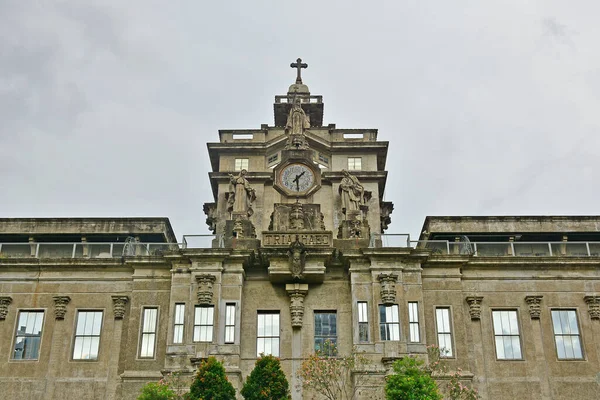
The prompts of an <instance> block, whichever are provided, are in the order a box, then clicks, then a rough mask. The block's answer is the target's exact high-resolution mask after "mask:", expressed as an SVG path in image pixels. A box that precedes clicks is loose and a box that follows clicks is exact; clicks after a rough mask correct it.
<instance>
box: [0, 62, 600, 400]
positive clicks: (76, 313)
mask: <svg viewBox="0 0 600 400" xmlns="http://www.w3.org/2000/svg"><path fill="white" fill-rule="evenodd" d="M294 65H295V67H296V68H298V77H297V79H296V82H295V83H294V84H292V85H291V86H290V87H289V90H288V92H287V93H286V94H285V95H280V96H275V103H274V117H275V123H274V125H273V126H269V125H262V126H261V127H260V129H249V130H222V131H219V137H220V140H219V142H217V143H209V144H208V152H209V157H210V161H211V165H212V170H213V171H212V172H211V173H210V174H209V179H210V184H211V187H212V192H213V201H212V202H208V203H206V204H204V211H205V213H206V215H207V220H206V222H207V224H208V226H209V229H210V230H211V231H212V233H213V235H211V236H208V237H201V238H192V237H188V238H186V241H185V242H184V243H177V240H176V238H175V235H174V233H173V231H172V229H171V227H170V224H169V221H168V220H167V219H165V218H113V219H94V218H88V219H77V218H65V219H0V246H1V247H0V338H2V340H0V392H1V393H3V394H4V396H5V397H6V398H11V399H55V398H61V399H75V398H76V399H134V398H136V396H137V395H138V393H139V390H140V388H141V387H142V386H143V385H144V384H145V383H146V382H149V381H156V380H158V379H160V378H161V377H162V376H163V375H164V374H167V373H169V372H181V373H182V374H183V376H190V377H191V375H192V374H193V372H194V370H195V368H196V366H197V365H198V363H199V362H200V361H201V360H202V359H204V358H206V357H208V356H211V355H214V356H216V357H217V358H218V359H220V360H221V361H222V362H223V363H224V365H225V368H226V371H227V374H228V376H229V379H230V380H231V381H232V382H233V383H234V386H236V388H237V389H238V393H239V389H240V388H241V385H242V384H243V380H244V379H245V378H246V377H247V376H248V374H249V373H250V371H251V370H252V368H253V366H254V363H255V361H256V359H257V357H258V355H259V354H260V353H270V354H274V355H276V356H278V357H279V358H280V359H281V363H282V366H283V369H284V370H285V372H286V374H287V376H288V379H289V380H290V383H291V388H292V398H294V399H301V398H305V397H306V398H308V397H309V396H308V395H309V393H307V392H306V391H303V389H302V387H301V385H299V380H298V378H297V371H298V369H299V368H300V365H301V363H302V360H303V358H304V357H306V356H307V355H308V354H310V353H312V352H314V351H315V350H318V349H323V348H324V344H325V343H326V341H331V342H334V343H335V344H336V347H337V352H338V354H342V355H349V354H353V353H357V354H358V353H360V354H361V356H362V357H364V358H365V359H366V360H367V361H368V362H367V363H366V365H365V366H363V367H361V368H362V369H361V370H360V371H357V374H356V377H357V379H356V382H355V383H356V385H357V386H358V397H359V398H365V399H366V398H382V394H383V384H384V379H385V376H386V374H387V373H388V372H389V368H390V365H391V363H392V362H393V361H394V360H396V359H399V358H401V357H406V356H408V355H414V356H418V357H422V358H427V350H426V346H427V345H430V344H437V345H439V346H440V347H441V348H443V349H444V350H443V353H444V358H445V362H446V364H447V365H448V366H449V368H450V370H456V369H458V368H461V369H462V371H463V376H464V378H465V380H467V381H470V383H471V384H472V385H474V386H475V387H477V388H478V389H479V390H480V392H481V394H482V397H483V398H486V399H488V398H489V399H516V398H518V399H573V398H578V399H594V398H599V397H600V390H599V380H600V375H599V372H600V361H599V357H600V281H599V278H598V277H599V276H600V274H599V272H600V268H599V267H600V217H596V216H594V217H427V219H426V220H425V223H424V226H423V233H422V234H421V237H420V238H418V239H419V240H415V241H410V239H409V238H408V237H407V236H398V235H388V234H385V231H386V229H387V228H388V226H389V225H390V223H391V214H392V210H393V204H392V203H391V202H386V201H384V200H383V193H384V189H385V186H386V183H387V171H386V170H385V164H386V158H387V150H388V143H387V142H383V141H378V140H377V130H376V129H338V128H336V126H335V125H334V124H329V125H323V108H324V107H323V98H322V96H320V95H311V94H310V92H309V89H308V87H307V86H306V85H305V84H304V83H303V82H302V79H301V75H300V74H301V67H303V66H305V64H302V63H301V60H298V62H297V63H296V64H294ZM194 239H198V240H203V243H201V244H194V243H192V240H194ZM359 378H360V379H359Z"/></svg>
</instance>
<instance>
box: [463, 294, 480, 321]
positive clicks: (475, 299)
mask: <svg viewBox="0 0 600 400" xmlns="http://www.w3.org/2000/svg"><path fill="white" fill-rule="evenodd" d="M466 300H467V304H469V315H470V316H471V319H473V320H475V319H481V302H482V300H483V297H481V296H468V297H467V298H466Z"/></svg>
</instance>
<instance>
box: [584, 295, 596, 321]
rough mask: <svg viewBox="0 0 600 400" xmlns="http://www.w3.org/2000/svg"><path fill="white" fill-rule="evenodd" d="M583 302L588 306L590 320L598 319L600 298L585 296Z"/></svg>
mask: <svg viewBox="0 0 600 400" xmlns="http://www.w3.org/2000/svg"><path fill="white" fill-rule="evenodd" d="M583 300H584V301H585V302H586V304H587V305H588V313H589V314H590V318H591V319H600V296H585V297H584V298H583Z"/></svg>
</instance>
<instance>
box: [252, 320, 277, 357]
mask: <svg viewBox="0 0 600 400" xmlns="http://www.w3.org/2000/svg"><path fill="white" fill-rule="evenodd" d="M257 320H258V321H257V332H256V356H257V357H260V355H261V354H265V355H269V354H270V355H272V356H275V357H279V311H259V312H258V316H257Z"/></svg>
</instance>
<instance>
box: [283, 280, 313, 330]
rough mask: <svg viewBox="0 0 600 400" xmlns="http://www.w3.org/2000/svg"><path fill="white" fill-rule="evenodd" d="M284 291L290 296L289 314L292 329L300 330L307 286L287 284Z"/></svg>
mask: <svg viewBox="0 0 600 400" xmlns="http://www.w3.org/2000/svg"><path fill="white" fill-rule="evenodd" d="M285 290H286V291H287V293H288V295H289V296H290V314H291V315H292V328H302V320H303V318H304V298H305V297H306V294H307V293H308V285H307V284H300V283H294V284H287V285H285Z"/></svg>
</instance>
